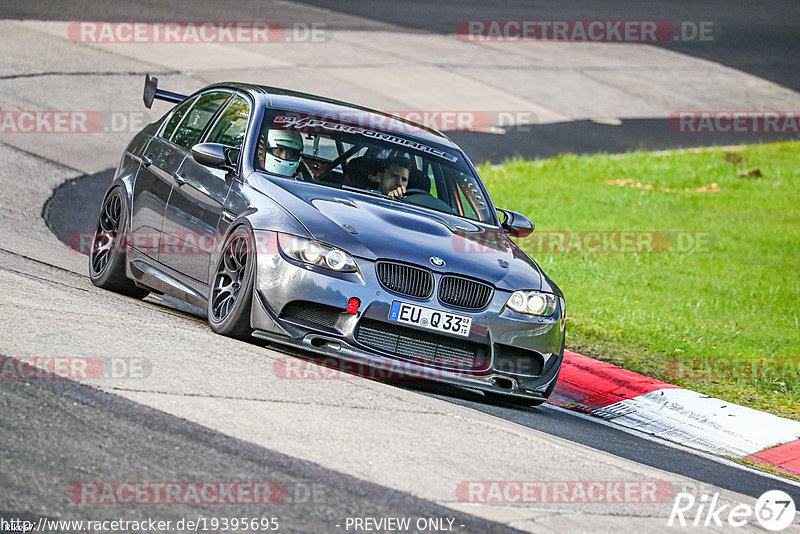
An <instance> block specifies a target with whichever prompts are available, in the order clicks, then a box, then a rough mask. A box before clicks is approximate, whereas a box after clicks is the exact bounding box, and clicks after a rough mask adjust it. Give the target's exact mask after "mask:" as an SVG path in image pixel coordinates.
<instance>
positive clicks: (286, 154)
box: [263, 130, 303, 176]
mask: <svg viewBox="0 0 800 534" xmlns="http://www.w3.org/2000/svg"><path fill="white" fill-rule="evenodd" d="M266 145H267V146H266V147H265V149H264V161H263V167H264V170H265V171H267V172H271V173H273V174H279V175H281V176H295V175H296V174H297V171H298V168H299V167H300V157H301V156H302V155H303V137H302V136H301V135H300V134H299V133H298V132H290V131H287V130H270V131H269V132H268V133H267V143H266Z"/></svg>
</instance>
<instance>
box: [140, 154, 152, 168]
mask: <svg viewBox="0 0 800 534" xmlns="http://www.w3.org/2000/svg"><path fill="white" fill-rule="evenodd" d="M142 163H143V164H144V166H145V167H149V166H150V165H152V164H153V156H142Z"/></svg>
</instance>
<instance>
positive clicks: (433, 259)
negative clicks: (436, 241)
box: [431, 256, 444, 267]
mask: <svg viewBox="0 0 800 534" xmlns="http://www.w3.org/2000/svg"><path fill="white" fill-rule="evenodd" d="M431 265H433V266H434V267H444V260H443V259H442V258H437V257H436V256H431Z"/></svg>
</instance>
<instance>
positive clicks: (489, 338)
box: [251, 232, 565, 400]
mask: <svg viewBox="0 0 800 534" xmlns="http://www.w3.org/2000/svg"><path fill="white" fill-rule="evenodd" d="M257 234H260V235H257V238H258V239H259V241H260V242H262V243H270V242H272V243H275V242H276V239H275V234H274V233H268V232H257ZM355 260H356V264H357V266H358V272H355V273H335V272H331V271H327V270H323V269H321V268H317V267H312V266H308V265H304V264H299V263H296V262H294V261H291V260H289V259H287V258H286V257H285V256H283V255H282V254H281V253H280V251H279V250H278V247H277V246H274V247H273V246H268V247H259V252H258V258H257V262H258V263H257V265H258V269H257V278H256V284H255V287H254V298H253V304H252V310H251V326H252V327H253V329H254V335H255V336H256V337H259V338H262V339H267V340H269V341H272V342H276V343H282V344H286V345H290V346H294V347H300V348H303V349H305V350H307V351H311V352H314V353H317V354H321V355H326V356H333V357H335V358H339V359H342V360H345V361H348V362H353V363H356V364H358V365H364V366H368V367H369V368H370V369H372V370H378V371H379V375H378V376H383V377H386V376H387V375H388V376H390V377H395V376H401V375H402V376H403V377H405V378H418V379H424V380H432V381H437V382H443V383H449V384H453V385H459V386H464V387H469V388H474V389H479V390H482V391H489V392H495V393H499V394H504V395H514V396H519V397H523V398H528V399H534V400H536V399H545V398H546V397H547V396H548V395H549V393H550V392H551V391H552V386H553V385H554V383H555V381H556V380H557V378H558V372H559V370H560V368H561V362H562V359H563V352H564V321H565V317H564V313H563V309H562V304H561V302H563V301H559V306H558V309H557V310H556V311H555V312H554V314H553V315H552V316H551V317H548V318H544V317H530V316H525V315H522V314H519V313H516V312H514V311H513V310H510V309H507V308H506V307H505V303H506V301H507V300H508V298H509V296H510V295H511V292H510V291H505V290H501V289H495V291H494V293H493V296H492V299H491V301H490V302H489V304H488V305H487V306H486V307H484V308H483V309H481V310H478V311H466V310H461V309H457V308H453V307H450V306H447V305H443V304H441V303H440V302H439V301H438V298H437V290H434V292H433V295H432V296H431V297H430V298H428V299H414V298H410V297H405V296H401V295H397V294H394V293H392V292H390V291H388V290H387V289H385V288H384V287H383V286H382V285H381V283H380V281H379V280H378V276H377V272H376V269H375V262H373V261H370V260H366V259H362V258H356V259H355ZM442 274H462V275H463V274H467V273H438V272H435V271H434V278H435V283H436V288H437V289H438V284H439V281H440V280H441V276H442ZM521 289H525V288H521ZM352 298H357V299H358V300H359V301H360V302H361V305H360V306H359V311H358V313H356V314H349V313H346V312H345V309H346V307H347V304H348V302H349V301H350V299H352ZM394 300H400V301H403V302H410V303H413V304H417V305H420V306H424V307H427V308H432V309H436V310H440V311H443V312H450V313H456V314H459V315H468V316H471V317H472V327H471V330H470V333H469V337H468V338H466V339H464V338H455V337H454V338H450V336H447V335H445V334H433V335H435V336H441V337H443V338H447V339H444V340H443V341H444V342H447V343H449V342H450V340H452V339H456V340H461V341H463V342H464V343H465V344H466V345H469V346H470V347H477V349H478V350H479V351H480V352H481V357H480V358H476V362H477V363H476V364H475V365H473V366H470V367H466V366H456V365H453V364H452V363H443V362H442V361H433V360H427V361H426V360H424V359H420V358H419V357H417V358H415V357H410V356H409V355H408V354H404V353H402V352H401V353H397V352H396V353H393V354H390V353H387V352H385V351H383V350H380V349H378V348H376V347H375V346H374V345H367V344H365V343H364V337H363V336H362V335H360V334H361V333H360V332H359V326H360V325H366V324H367V323H369V325H371V326H372V327H374V326H376V325H378V326H380V325H385V326H386V328H387V329H389V330H391V329H394V330H402V331H404V332H405V331H408V332H406V333H407V334H409V335H410V336H414V335H416V334H417V333H419V335H420V336H423V337H425V339H431V336H432V334H431V332H430V331H429V330H427V329H422V328H416V327H413V326H411V325H402V328H399V327H398V325H397V323H394V322H389V321H388V320H387V317H388V311H389V308H390V307H391V303H392V301H394ZM304 307H305V308H306V309H308V310H312V309H313V310H318V313H316V315H315V314H313V313H294V312H290V310H297V309H303V308H304ZM287 312H288V313H287ZM408 339H409V340H412V341H413V339H412V338H408ZM425 343H427V341H419V344H420V345H424V344H425ZM481 347H482V348H481ZM437 350H438V349H437Z"/></svg>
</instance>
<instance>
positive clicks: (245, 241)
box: [208, 226, 256, 339]
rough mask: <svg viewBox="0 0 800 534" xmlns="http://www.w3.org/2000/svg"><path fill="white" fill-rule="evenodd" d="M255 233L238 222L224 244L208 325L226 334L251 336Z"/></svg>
mask: <svg viewBox="0 0 800 534" xmlns="http://www.w3.org/2000/svg"><path fill="white" fill-rule="evenodd" d="M254 241H255V240H254V239H253V233H252V232H251V231H250V230H249V229H248V228H247V227H245V226H239V227H238V228H236V229H235V230H234V231H233V232H231V233H230V235H229V236H228V238H227V239H226V240H225V245H224V246H223V247H222V254H220V257H219V261H218V262H217V268H216V270H215V274H214V279H213V281H212V284H211V288H210V292H209V296H208V325H209V326H210V327H211V330H213V331H214V332H216V333H217V334H222V335H223V336H229V337H235V338H238V339H248V338H249V337H250V335H251V334H252V332H253V329H252V328H251V327H250V306H251V304H252V302H253V280H254V279H255V271H256V254H255V249H254V247H253V243H254Z"/></svg>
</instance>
